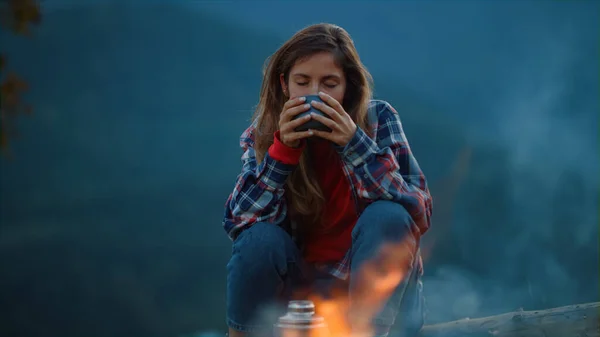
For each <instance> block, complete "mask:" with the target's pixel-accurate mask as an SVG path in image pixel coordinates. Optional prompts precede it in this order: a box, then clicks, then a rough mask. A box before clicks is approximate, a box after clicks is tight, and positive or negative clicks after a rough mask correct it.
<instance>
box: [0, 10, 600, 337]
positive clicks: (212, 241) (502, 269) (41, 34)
mask: <svg viewBox="0 0 600 337" xmlns="http://www.w3.org/2000/svg"><path fill="white" fill-rule="evenodd" d="M3 34H4V33H3ZM36 36H37V37H36V38H35V39H33V40H31V41H29V40H27V41H25V40H15V39H14V38H12V37H9V36H6V35H2V36H0V38H2V41H6V42H2V45H5V43H7V44H6V45H8V43H10V46H11V49H10V50H11V51H13V53H12V54H9V57H11V60H12V62H13V64H14V66H15V67H16V68H17V69H18V70H19V72H20V73H22V74H23V76H24V77H26V78H28V79H29V80H30V82H31V84H32V92H31V95H30V97H29V99H30V101H31V102H32V103H33V105H34V107H35V115H34V116H32V117H31V118H28V119H24V120H22V121H21V123H20V124H19V130H20V133H21V135H20V138H19V139H18V140H17V141H16V142H15V143H14V144H13V151H14V159H13V160H12V161H7V160H3V162H2V164H1V165H2V171H1V172H2V174H1V176H0V188H1V191H2V198H1V200H0V220H1V224H0V231H1V232H0V234H1V235H0V268H1V269H0V270H2V271H3V272H2V277H0V303H1V305H2V309H3V312H4V314H3V315H2V316H0V334H1V335H6V336H39V335H50V336H61V335H62V336H80V335H85V336H89V337H93V336H174V335H178V334H181V333H186V332H191V331H196V330H202V329H224V309H225V302H224V289H225V263H226V261H227V258H228V255H229V252H230V246H229V244H230V243H229V241H228V239H227V238H226V236H225V234H224V232H223V231H222V229H221V226H220V222H221V216H222V213H223V204H224V202H225V199H226V197H227V195H228V193H229V192H230V191H231V189H232V188H233V183H234V179H235V176H236V174H237V173H238V172H239V169H240V162H239V156H240V154H241V153H240V150H239V147H238V136H239V134H240V133H241V132H242V131H243V129H244V128H245V127H246V126H247V124H248V121H249V118H250V116H251V114H252V108H253V106H254V104H256V100H257V95H258V90H259V85H260V81H261V77H260V76H261V67H262V63H263V61H264V59H265V57H267V56H268V55H269V54H270V53H271V52H273V51H274V50H275V49H276V48H277V47H278V45H279V44H280V43H282V42H283V41H282V40H280V39H278V38H275V37H272V36H265V35H264V34H262V33H257V32H254V31H251V30H248V29H247V28H246V27H242V26H236V25H234V24H230V23H226V22H221V21H218V20H215V19H213V18H211V17H210V16H208V15H206V14H203V13H202V12H195V11H190V10H189V9H185V8H182V7H178V6H177V5H152V6H150V5H149V6H145V7H141V6H133V5H131V6H128V5H123V4H118V5H117V4H116V2H115V3H113V4H112V5H103V6H86V7H83V6H82V7H73V6H71V7H69V8H56V7H55V8H49V9H48V11H47V13H46V14H45V17H44V23H43V25H42V26H41V28H40V30H39V31H38V32H37V33H36ZM367 66H368V65H367ZM373 75H374V77H375V80H376V93H377V96H378V97H379V98H383V99H386V100H388V101H390V102H391V103H392V104H393V105H394V106H395V107H396V108H397V109H398V110H399V111H400V113H401V115H402V118H403V121H404V126H405V129H406V132H407V134H408V136H409V139H410V141H411V144H412V146H413V150H414V152H415V153H416V155H417V158H418V159H419V161H420V164H421V166H422V168H423V169H424V170H425V172H426V173H427V174H428V176H429V179H430V182H431V185H432V190H433V193H434V197H435V198H436V215H435V219H434V225H433V228H432V231H431V234H430V237H431V238H432V239H433V238H435V240H431V241H435V246H434V248H435V249H434V252H435V254H434V255H433V256H432V257H431V258H430V260H429V264H428V277H430V278H431V280H432V282H431V284H433V285H434V286H433V287H431V288H430V289H433V290H432V291H433V294H432V298H433V300H432V303H436V299H438V300H439V299H440V298H441V300H440V301H442V300H443V299H445V298H447V297H448V296H450V295H449V294H452V293H453V292H454V293H460V292H457V291H453V289H449V290H448V291H447V292H440V291H438V290H439V289H442V288H443V286H439V284H440V283H439V282H444V280H448V279H447V278H445V276H444V274H443V271H444V270H445V269H444V268H452V270H454V272H455V273H456V272H457V270H458V271H459V273H461V275H462V276H464V277H466V278H468V279H469V280H471V281H472V282H475V284H474V285H473V286H472V287H471V288H472V289H475V290H473V291H477V292H478V295H479V296H480V298H481V299H483V300H485V301H487V302H486V303H484V304H482V305H481V306H480V307H479V309H478V310H479V311H478V312H477V313H481V314H485V313H490V312H494V311H498V310H503V309H505V308H506V307H510V306H514V307H516V306H519V305H525V304H530V305H531V306H534V305H537V306H548V305H558V304H563V302H574V301H583V300H587V299H592V298H593V296H594V295H597V289H596V290H594V289H595V288H594V287H591V286H587V284H590V285H591V284H596V283H597V275H595V274H592V275H590V274H589V273H587V272H585V271H584V269H582V267H581V266H585V265H586V264H589V263H593V261H595V260H594V255H593V254H592V253H593V252H595V251H597V247H595V246H591V245H589V244H582V245H580V246H577V247H575V248H573V247H571V248H570V249H568V250H566V251H564V252H559V253H557V254H555V253H551V252H552V251H553V250H555V249H556V247H562V246H563V244H565V242H563V241H564V240H566V239H564V237H563V236H560V237H559V236H557V235H552V236H550V237H549V238H545V239H544V238H543V237H542V238H541V239H539V240H538V241H540V242H534V244H535V247H534V248H535V249H533V250H532V249H531V247H529V248H528V249H525V248H526V246H524V244H523V243H522V242H521V241H519V240H520V238H521V236H520V235H518V234H516V233H518V232H519V230H520V228H521V226H526V225H527V224H526V223H524V222H522V221H521V222H519V217H518V216H515V212H514V211H513V210H514V209H515V207H518V206H516V205H514V202H513V199H512V194H511V193H512V191H513V190H512V186H511V184H510V176H511V174H512V175H514V174H516V173H514V172H512V171H511V169H510V167H509V165H508V164H507V151H508V150H507V149H504V148H498V147H497V146H491V145H489V144H478V143H477V141H472V140H470V141H468V140H467V137H466V135H465V133H464V132H463V130H461V129H460V127H459V123H457V122H456V121H454V120H452V118H451V117H450V112H449V111H445V107H443V106H436V105H435V104H434V103H430V102H428V99H427V97H418V96H416V95H415V94H414V93H413V92H412V91H411V90H410V89H409V88H406V87H404V86H401V85H399V84H398V83H396V82H395V81H394V80H393V79H390V78H387V77H386V74H384V73H374V74H373ZM463 149H471V151H472V156H471V161H470V165H467V167H469V168H470V169H469V171H468V173H467V174H466V176H465V177H464V178H465V179H466V180H465V181H464V184H463V185H462V189H461V185H460V184H456V182H455V181H454V180H456V179H457V177H460V176H461V174H460V173H461V172H462V171H460V170H459V171H460V172H458V173H459V174H453V173H452V172H453V171H452V170H453V164H454V163H455V161H456V159H457V156H458V155H459V153H460V151H461V150H463ZM568 179H569V181H571V182H574V181H575V182H576V181H577V178H576V177H575V178H573V177H570V178H568ZM454 185H455V187H453V189H450V188H449V187H448V186H454ZM527 188H529V187H527ZM531 188H532V189H535V186H531ZM572 188H573V189H575V190H576V191H574V192H570V193H573V195H592V194H591V193H592V192H590V191H589V190H588V189H587V188H586V187H585V184H583V185H582V184H579V185H578V184H575V185H574V186H572ZM448 191H452V192H455V193H449V192H448ZM578 192H579V193H578ZM556 194H557V196H556V199H557V200H559V199H560V196H561V195H562V191H561V192H556ZM438 196H439V198H438ZM547 199H550V197H548V198H547ZM559 201H560V200H559ZM559 201H557V202H559ZM450 205H451V206H450ZM574 207H575V206H574ZM562 208H564V209H566V210H569V211H570V210H572V209H573V207H570V206H569V205H566V206H565V205H563V206H562ZM438 210H439V211H438ZM563 213H565V214H566V215H565V214H562V215H556V219H559V218H560V219H564V218H565V217H566V218H568V219H573V218H572V217H570V216H568V214H570V213H567V212H566V211H565V212H563ZM574 213H575V214H578V212H576V211H575V212H574ZM548 226H557V227H558V226H560V223H557V224H556V225H553V224H548ZM536 228H539V226H538V227H536ZM596 233H597V232H596ZM559 245H560V246H559ZM531 251H533V253H531ZM524 254H533V257H532V258H524V257H523V255H524ZM547 254H550V255H551V256H555V255H558V256H560V258H559V259H557V258H550V259H546V255H547ZM506 256H508V257H506ZM595 256H597V254H596V255H595ZM574 257H577V259H578V261H579V263H577V264H572V263H570V262H569V261H570V258H574ZM540 261H541V262H540ZM547 261H550V262H547ZM553 263H554V264H553ZM548 266H550V267H548ZM548 268H550V269H548ZM552 268H555V269H557V268H558V269H559V271H558V272H555V271H554V270H555V269H552ZM440 271H441V272H442V275H441V276H440ZM463 274H464V275H463ZM557 274H558V275H563V274H567V275H569V277H568V278H561V279H559V280H558V281H549V282H546V281H547V278H548V277H549V276H554V275H557ZM445 275H447V274H445ZM465 275H466V276H465ZM525 279H527V280H528V281H525ZM491 280H493V281H491ZM594 280H595V281H594ZM453 282H454V283H453ZM526 282H529V288H533V289H534V292H535V293H534V294H532V295H527V297H523V298H521V297H520V296H521V295H522V293H521V292H520V291H521V290H520V289H526V288H527V283H526ZM560 282H562V283H560ZM443 284H445V285H446V286H447V287H448V284H450V286H455V285H456V284H457V283H456V281H454V280H453V279H450V280H449V281H448V282H446V283H443ZM464 284H467V283H465V282H462V283H461V285H464ZM564 284H569V285H570V287H571V289H572V290H571V291H569V292H567V293H565V294H564V295H557V294H553V291H555V290H559V289H561V287H562V286H563V285H564ZM426 287H427V283H426ZM444 289H445V288H444ZM461 289H462V288H461ZM490 289H492V290H493V289H503V290H506V293H507V294H508V295H506V296H498V295H497V294H496V293H493V292H491V291H490ZM514 289H516V290H514ZM436 291H437V292H436ZM461 291H462V290H461ZM461 294H462V293H461ZM515 294H516V295H515ZM541 294H543V297H542V295H541ZM515 296H516V297H515ZM450 297H451V296H450ZM508 298H510V299H508ZM513 300H519V301H520V303H518V304H515V303H514V302H513ZM567 304H568V303H567ZM430 310H431V311H432V313H433V315H431V316H430V317H434V318H435V317H443V318H452V317H450V316H449V315H450V314H447V311H444V310H446V309H443V308H441V307H440V308H435V307H430ZM436 310H441V311H443V312H444V314H440V315H438V316H436V315H435V313H436Z"/></svg>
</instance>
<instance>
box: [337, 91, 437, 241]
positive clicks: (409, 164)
mask: <svg viewBox="0 0 600 337" xmlns="http://www.w3.org/2000/svg"><path fill="white" fill-rule="evenodd" d="M376 108H377V109H378V111H377V116H378V117H377V118H378V128H377V135H376V137H375V139H372V138H370V137H369V136H368V135H367V134H366V133H365V132H364V131H363V130H362V129H360V128H357V130H356V133H355V135H354V137H353V138H352V139H351V140H350V142H349V143H348V144H347V145H346V146H345V147H338V148H337V149H338V152H339V153H340V155H341V157H342V158H343V160H344V161H346V162H347V163H349V164H351V165H352V166H353V167H354V175H355V178H356V180H357V181H358V184H357V185H358V186H356V189H357V193H358V194H359V195H360V196H362V197H363V198H367V199H372V200H380V199H383V200H391V201H394V202H398V203H399V204H401V205H403V206H404V207H405V208H406V210H407V211H408V212H409V214H410V215H411V217H412V218H413V221H415V224H416V225H417V227H418V228H419V230H420V232H421V233H424V232H425V231H427V229H429V226H430V222H431V214H432V208H433V207H432V198H431V194H430V192H429V188H428V186H427V180H426V178H425V175H424V174H423V172H422V171H421V169H420V167H419V164H418V163H417V160H416V159H415V157H414V156H413V154H412V152H411V149H410V146H409V144H408V140H407V139H406V135H405V134H404V131H403V129H402V122H401V121H400V116H399V115H398V113H397V112H396V110H395V109H394V108H393V107H392V106H391V105H390V104H389V103H387V102H382V103H381V104H379V106H377V107H376Z"/></svg>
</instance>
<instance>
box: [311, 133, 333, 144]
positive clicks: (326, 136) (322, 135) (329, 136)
mask: <svg viewBox="0 0 600 337" xmlns="http://www.w3.org/2000/svg"><path fill="white" fill-rule="evenodd" d="M312 132H313V134H314V135H315V136H317V137H320V138H323V139H327V140H329V141H332V142H333V139H334V138H335V136H334V135H333V132H330V131H321V130H312Z"/></svg>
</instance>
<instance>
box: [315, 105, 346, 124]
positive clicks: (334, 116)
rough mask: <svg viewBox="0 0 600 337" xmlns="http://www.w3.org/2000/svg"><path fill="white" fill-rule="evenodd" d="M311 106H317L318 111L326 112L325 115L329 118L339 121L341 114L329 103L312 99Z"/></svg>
mask: <svg viewBox="0 0 600 337" xmlns="http://www.w3.org/2000/svg"><path fill="white" fill-rule="evenodd" d="M311 104H312V106H314V107H315V108H317V109H318V110H319V111H322V112H323V113H325V114H327V116H329V117H331V119H333V120H334V121H336V122H338V123H339V122H341V121H342V119H341V117H342V116H341V115H340V113H339V112H337V111H335V110H334V109H333V108H332V107H330V106H329V105H327V104H325V103H321V102H317V101H312V102H311Z"/></svg>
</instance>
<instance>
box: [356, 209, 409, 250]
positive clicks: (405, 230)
mask: <svg viewBox="0 0 600 337" xmlns="http://www.w3.org/2000/svg"><path fill="white" fill-rule="evenodd" d="M418 233H419V232H418V229H417V228H416V225H415V223H414V221H413V219H412V217H411V216H410V214H409V213H408V211H407V210H406V208H404V206H402V205H401V204H399V203H396V202H392V201H387V200H377V201H374V202H372V203H371V204H369V205H368V206H367V207H366V208H365V210H364V211H363V212H362V214H361V216H360V218H359V220H358V221H357V223H356V226H355V227H354V229H353V230H352V238H353V239H356V238H357V237H358V236H359V235H363V236H369V237H372V236H375V237H377V238H379V239H382V240H386V241H398V240H401V239H403V238H404V237H405V236H406V235H407V234H412V235H416V236H417V237H418Z"/></svg>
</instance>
